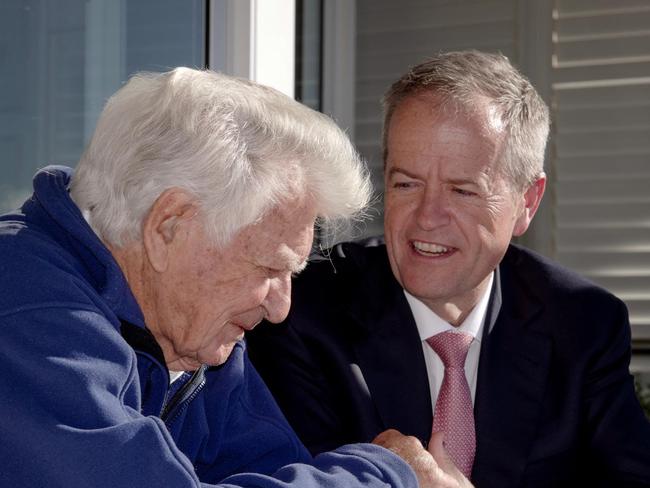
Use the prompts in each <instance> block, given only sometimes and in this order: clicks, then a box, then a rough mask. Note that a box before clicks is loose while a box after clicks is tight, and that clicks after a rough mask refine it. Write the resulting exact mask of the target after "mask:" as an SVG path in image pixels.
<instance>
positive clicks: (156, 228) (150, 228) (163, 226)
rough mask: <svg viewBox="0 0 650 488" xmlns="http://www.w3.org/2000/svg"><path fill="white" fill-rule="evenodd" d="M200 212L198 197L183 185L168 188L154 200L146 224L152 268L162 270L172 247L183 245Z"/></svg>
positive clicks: (145, 237) (144, 232)
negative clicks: (193, 220)
mask: <svg viewBox="0 0 650 488" xmlns="http://www.w3.org/2000/svg"><path fill="white" fill-rule="evenodd" d="M197 212H198V205H197V202H196V199H195V197H193V196H192V195H190V194H189V193H188V192H187V191H185V190H183V189H181V188H170V189H168V190H165V191H164V192H163V193H161V194H160V196H159V197H158V198H157V199H156V201H155V202H154V203H153V205H152V206H151V208H150V209H149V213H148V214H147V217H146V218H145V220H144V223H143V225H142V242H143V245H144V249H145V252H146V257H147V259H148V260H149V263H150V264H151V266H152V268H153V269H155V270H156V271H157V272H159V273H161V272H163V271H165V270H166V269H167V266H168V264H169V252H170V249H171V247H172V246H174V245H179V244H182V242H181V241H183V240H184V239H185V237H186V235H187V231H188V226H187V224H189V223H190V222H191V220H192V219H193V218H194V217H195V216H196V214H197Z"/></svg>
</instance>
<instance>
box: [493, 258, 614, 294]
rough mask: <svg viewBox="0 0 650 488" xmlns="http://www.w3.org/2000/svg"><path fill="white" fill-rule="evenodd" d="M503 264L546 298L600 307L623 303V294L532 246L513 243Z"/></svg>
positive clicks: (516, 277) (519, 279) (503, 267)
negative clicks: (608, 288) (620, 294)
mask: <svg viewBox="0 0 650 488" xmlns="http://www.w3.org/2000/svg"><path fill="white" fill-rule="evenodd" d="M502 264H503V266H502V270H503V271H504V272H505V273H511V274H512V275H514V276H515V280H518V281H521V282H526V283H527V284H528V286H529V287H530V288H531V289H532V290H534V292H535V293H536V294H538V295H539V296H540V297H541V298H542V299H543V300H544V301H545V302H551V303H563V302H565V301H571V302H572V303H581V302H583V301H584V302H586V303H587V304H589V306H590V307H598V306H599V303H602V304H609V305H611V304H612V303H614V302H615V303H617V304H622V301H621V300H620V299H619V298H617V297H616V296H614V295H613V294H612V293H611V292H609V291H608V290H606V289H605V288H603V287H601V286H600V285H598V284H596V283H594V282H593V281H591V280H589V279H588V278H586V277H585V276H582V275H580V274H579V273H577V272H575V271H573V270H570V269H569V268H567V267H565V266H563V265H561V264H560V263H557V262H555V261H553V260H551V259H549V258H547V257H545V256H542V255H541V254H538V253H536V252H534V251H532V250H530V249H526V248H523V247H521V246H516V245H511V246H510V247H509V249H508V252H507V253H506V256H505V257H504V260H503V262H502Z"/></svg>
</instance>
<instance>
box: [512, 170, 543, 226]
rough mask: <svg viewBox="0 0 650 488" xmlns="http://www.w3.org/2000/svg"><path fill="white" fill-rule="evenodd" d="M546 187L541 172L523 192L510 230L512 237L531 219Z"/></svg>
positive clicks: (528, 223) (527, 224)
mask: <svg viewBox="0 0 650 488" xmlns="http://www.w3.org/2000/svg"><path fill="white" fill-rule="evenodd" d="M545 188H546V175H545V174H544V173H542V175H541V176H539V177H538V178H537V179H536V180H535V181H534V182H533V183H532V184H531V185H530V186H529V187H528V189H527V190H526V191H525V192H524V194H523V195H522V197H521V198H523V203H522V208H521V211H520V213H519V216H518V217H517V221H516V222H515V226H514V228H513V231H512V235H513V236H514V237H518V236H520V235H522V234H523V233H524V232H526V230H528V226H529V225H530V223H531V222H532V220H533V217H534V216H535V213H536V212H537V209H538V208H539V204H540V203H541V201H542V197H543V196H544V189H545Z"/></svg>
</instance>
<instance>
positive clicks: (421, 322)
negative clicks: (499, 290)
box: [404, 273, 494, 409]
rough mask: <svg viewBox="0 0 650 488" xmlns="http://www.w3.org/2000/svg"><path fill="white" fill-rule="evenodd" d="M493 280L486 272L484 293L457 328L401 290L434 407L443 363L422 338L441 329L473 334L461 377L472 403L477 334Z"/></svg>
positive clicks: (474, 383)
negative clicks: (415, 331) (416, 334)
mask: <svg viewBox="0 0 650 488" xmlns="http://www.w3.org/2000/svg"><path fill="white" fill-rule="evenodd" d="M493 281H494V273H492V274H491V275H490V281H489V283H488V286H487V287H486V289H485V293H483V296H482V297H481V299H480V300H479V301H478V303H477V304H476V306H475V307H474V309H473V310H472V311H471V312H470V314H469V315H468V316H467V318H466V319H465V320H464V321H463V323H462V324H460V326H459V327H454V326H452V325H451V324H449V323H448V322H446V321H445V320H443V319H441V318H440V317H438V315H436V314H435V313H434V312H433V311H432V310H431V309H430V308H429V307H427V306H426V305H425V304H424V303H423V302H421V301H420V300H418V299H417V298H415V297H414V296H413V295H411V294H410V293H409V292H407V291H406V290H404V294H405V295H406V300H407V301H408V303H409V306H410V307H411V312H412V313H413V318H414V319H415V325H417V328H418V332H419V334H420V339H421V340H422V350H423V351H424V362H425V363H426V367H427V376H428V378H429V391H431V405H432V408H434V409H435V405H436V400H437V399H438V392H439V391H440V386H441V385H442V379H443V377H444V374H445V366H444V365H443V364H442V360H441V359H440V357H439V356H438V355H437V354H436V352H435V351H434V350H433V348H432V347H431V346H429V344H427V342H426V340H427V339H428V338H429V337H431V336H432V335H436V334H440V333H441V332H445V331H452V332H464V333H465V334H469V335H471V336H472V337H474V340H473V341H472V344H471V345H470V346H469V351H468V353H467V358H466V359H465V376H466V377H467V384H468V385H469V389H470V392H471V395H472V403H474V397H475V396H476V376H477V374H476V373H477V372H478V360H479V355H480V353H481V337H482V334H483V327H484V323H485V314H486V313H487V306H488V302H489V300H490V292H491V291H492V283H493Z"/></svg>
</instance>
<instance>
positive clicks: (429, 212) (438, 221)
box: [416, 189, 449, 230]
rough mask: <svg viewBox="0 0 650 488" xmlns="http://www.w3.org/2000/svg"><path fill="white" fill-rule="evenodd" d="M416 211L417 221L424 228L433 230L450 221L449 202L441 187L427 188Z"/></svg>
mask: <svg viewBox="0 0 650 488" xmlns="http://www.w3.org/2000/svg"><path fill="white" fill-rule="evenodd" d="M416 212H417V213H416V218H417V223H418V225H419V226H420V227H421V228H422V229H424V230H432V229H435V228H436V227H440V226H443V225H447V224H448V223H449V213H448V209H447V202H446V201H445V198H444V197H443V195H442V191H440V190H439V189H427V191H426V192H425V193H424V195H422V199H421V200H420V202H419V204H418V208H417V210H416Z"/></svg>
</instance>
